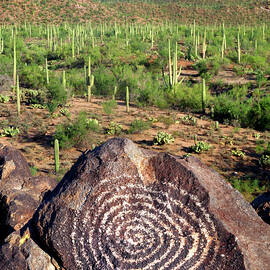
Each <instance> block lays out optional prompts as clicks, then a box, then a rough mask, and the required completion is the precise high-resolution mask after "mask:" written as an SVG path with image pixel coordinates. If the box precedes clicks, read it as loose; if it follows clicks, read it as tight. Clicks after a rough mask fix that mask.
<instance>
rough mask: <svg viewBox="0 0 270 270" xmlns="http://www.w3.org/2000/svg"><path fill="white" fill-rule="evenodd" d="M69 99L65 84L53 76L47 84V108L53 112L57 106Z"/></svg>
mask: <svg viewBox="0 0 270 270" xmlns="http://www.w3.org/2000/svg"><path fill="white" fill-rule="evenodd" d="M66 100H67V93H66V91H65V89H64V87H63V84H62V83H61V82H60V80H59V79H58V78H51V80H50V83H49V84H48V85H47V108H48V110H49V112H50V113H53V112H54V111H55V109H56V108H57V106H59V105H64V104H65V103H66Z"/></svg>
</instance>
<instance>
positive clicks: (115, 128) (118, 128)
mask: <svg viewBox="0 0 270 270" xmlns="http://www.w3.org/2000/svg"><path fill="white" fill-rule="evenodd" d="M122 130H123V126H122V125H120V124H117V123H115V122H113V121H112V122H110V125H109V127H108V128H107V129H106V133H107V134H108V135H119V134H121V132H122Z"/></svg>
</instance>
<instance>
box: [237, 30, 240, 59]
mask: <svg viewBox="0 0 270 270" xmlns="http://www.w3.org/2000/svg"><path fill="white" fill-rule="evenodd" d="M237 55H238V63H239V64H240V63H241V44H240V33H239V32H238V34H237Z"/></svg>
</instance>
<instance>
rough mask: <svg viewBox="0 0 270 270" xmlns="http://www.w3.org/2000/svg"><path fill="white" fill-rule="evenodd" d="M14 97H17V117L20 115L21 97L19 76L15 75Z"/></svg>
mask: <svg viewBox="0 0 270 270" xmlns="http://www.w3.org/2000/svg"><path fill="white" fill-rule="evenodd" d="M16 97H17V115H18V116H20V114H21V95H20V86H19V76H18V75H17V87H16Z"/></svg>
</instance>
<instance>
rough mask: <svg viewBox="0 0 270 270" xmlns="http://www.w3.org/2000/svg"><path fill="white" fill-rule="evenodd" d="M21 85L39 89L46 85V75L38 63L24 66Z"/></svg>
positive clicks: (21, 73)
mask: <svg viewBox="0 0 270 270" xmlns="http://www.w3.org/2000/svg"><path fill="white" fill-rule="evenodd" d="M19 77H20V85H21V86H22V87H25V88H32V89H39V88H41V87H43V86H44V85H45V75H44V72H43V71H42V70H41V68H40V66H38V65H35V64H33V65H29V66H24V67H23V69H22V71H21V72H20V75H19Z"/></svg>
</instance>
